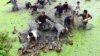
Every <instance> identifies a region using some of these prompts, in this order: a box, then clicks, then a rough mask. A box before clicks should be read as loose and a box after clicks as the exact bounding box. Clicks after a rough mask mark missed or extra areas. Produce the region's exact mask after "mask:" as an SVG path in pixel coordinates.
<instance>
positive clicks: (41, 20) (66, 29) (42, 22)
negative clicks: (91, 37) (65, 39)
mask: <svg viewBox="0 0 100 56" xmlns="http://www.w3.org/2000/svg"><path fill="white" fill-rule="evenodd" d="M11 1H13V2H14V7H13V8H14V9H15V8H17V9H18V7H17V4H16V3H15V1H16V0H11ZM13 2H11V3H13ZM38 3H39V4H40V5H42V7H44V5H46V4H45V0H37V3H35V4H34V5H31V3H29V2H28V3H27V4H26V8H27V9H29V8H31V9H32V13H31V14H33V13H34V11H35V12H37V9H38V6H39V5H37V4H38ZM47 3H49V4H51V0H47ZM76 3H77V5H76V6H75V8H74V9H72V8H71V7H70V5H69V4H68V3H67V2H65V3H64V4H63V5H62V4H61V3H59V5H57V6H55V7H54V8H55V9H56V11H55V16H57V15H58V16H59V18H61V16H62V13H67V12H68V11H69V10H71V11H72V15H66V17H65V19H64V21H63V24H64V25H62V24H60V23H57V22H55V21H54V20H55V19H54V20H52V19H51V17H49V16H48V15H46V12H45V11H42V12H40V14H39V15H38V16H37V18H36V19H35V22H36V23H37V24H38V25H39V27H38V28H37V30H38V31H44V30H53V31H54V32H57V37H58V39H59V37H60V35H61V34H65V33H66V34H68V36H72V22H73V19H74V18H73V17H74V16H77V17H80V16H81V17H82V24H83V25H82V27H83V29H86V27H87V23H88V21H89V20H90V18H92V16H91V15H90V14H89V13H88V11H87V10H84V11H83V13H82V14H79V11H80V1H77V2H76ZM47 20H49V21H51V22H52V23H54V26H53V27H52V28H50V23H49V22H48V21H47ZM46 27H47V28H48V29H46ZM27 38H28V42H34V41H37V39H38V34H37V31H36V30H31V31H30V32H29V34H28V36H27Z"/></svg>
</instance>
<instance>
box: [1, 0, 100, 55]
mask: <svg viewBox="0 0 100 56" xmlns="http://www.w3.org/2000/svg"><path fill="white" fill-rule="evenodd" d="M21 1H22V0H21ZM63 1H64V0H59V2H63ZM71 1H72V0H68V2H71ZM6 2H7V1H6V0H3V1H2V2H0V32H9V37H10V38H11V39H15V41H14V42H13V44H12V49H11V50H10V51H9V55H8V56H18V48H19V47H20V43H19V41H18V38H17V35H13V34H12V31H13V27H14V26H16V28H17V29H19V30H23V29H25V28H26V27H27V24H28V23H29V22H30V21H31V19H32V18H34V17H31V16H30V13H29V11H27V10H24V9H23V10H20V11H18V12H10V9H11V7H12V5H11V4H9V5H7V6H3V5H4V4H5V3H6ZM21 3H22V2H21ZM99 3H100V1H93V2H82V4H81V11H82V10H83V9H88V10H89V13H91V14H92V16H93V19H92V20H90V22H89V23H91V24H93V26H94V28H93V29H91V30H87V31H83V30H80V31H79V30H75V31H74V37H71V39H72V40H73V41H74V45H73V46H70V45H63V47H62V49H63V50H62V52H61V53H56V52H55V51H50V52H47V53H42V52H41V53H40V56H99V55H100V43H99V42H100V23H99V22H100V7H99V5H100V4H99ZM54 5H55V4H54ZM47 8H49V7H47ZM50 8H52V5H51V7H50ZM46 11H48V10H46Z"/></svg>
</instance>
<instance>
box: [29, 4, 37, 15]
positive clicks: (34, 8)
mask: <svg viewBox="0 0 100 56" xmlns="http://www.w3.org/2000/svg"><path fill="white" fill-rule="evenodd" d="M31 9H32V12H31V15H33V14H34V13H38V12H37V9H38V5H37V4H36V3H35V4H34V5H32V6H31Z"/></svg>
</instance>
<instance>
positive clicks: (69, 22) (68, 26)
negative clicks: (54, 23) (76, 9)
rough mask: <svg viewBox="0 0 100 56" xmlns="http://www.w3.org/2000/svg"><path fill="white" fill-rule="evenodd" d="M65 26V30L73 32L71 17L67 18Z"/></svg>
mask: <svg viewBox="0 0 100 56" xmlns="http://www.w3.org/2000/svg"><path fill="white" fill-rule="evenodd" d="M64 26H65V28H66V27H67V28H68V29H69V31H70V30H71V20H70V16H68V17H66V18H65V20H64Z"/></svg>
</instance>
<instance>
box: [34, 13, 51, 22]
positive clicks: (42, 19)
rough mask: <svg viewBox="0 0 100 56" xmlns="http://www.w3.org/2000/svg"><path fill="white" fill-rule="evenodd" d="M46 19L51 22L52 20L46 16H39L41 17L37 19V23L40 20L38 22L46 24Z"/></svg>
mask: <svg viewBox="0 0 100 56" xmlns="http://www.w3.org/2000/svg"><path fill="white" fill-rule="evenodd" d="M46 19H48V20H50V21H51V18H50V17H48V16H47V15H44V16H41V15H39V16H38V17H37V19H36V22H37V20H38V21H40V22H41V23H45V22H46Z"/></svg>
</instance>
